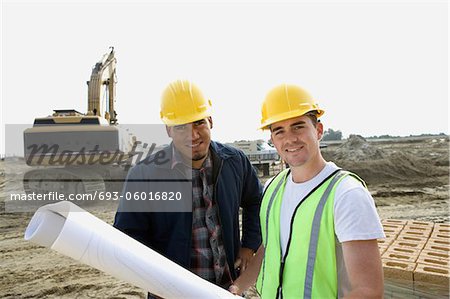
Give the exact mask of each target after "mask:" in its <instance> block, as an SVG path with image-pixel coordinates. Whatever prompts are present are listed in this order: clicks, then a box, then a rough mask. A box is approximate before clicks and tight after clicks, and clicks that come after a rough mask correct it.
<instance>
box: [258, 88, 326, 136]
mask: <svg viewBox="0 0 450 299" xmlns="http://www.w3.org/2000/svg"><path fill="white" fill-rule="evenodd" d="M310 111H317V117H320V116H322V115H323V113H324V112H325V111H324V110H322V109H319V106H318V105H317V104H316V103H315V102H314V100H313V98H312V97H311V95H310V94H309V93H308V92H307V91H306V90H304V89H302V88H300V87H298V86H296V85H289V84H282V85H280V86H277V87H275V88H274V89H272V90H271V91H269V93H268V94H267V96H266V98H265V100H264V102H263V105H262V109H261V126H260V129H262V130H266V129H268V128H269V126H270V125H271V124H274V123H276V122H279V121H282V120H286V119H289V118H293V117H297V116H302V115H304V114H306V113H308V112H310Z"/></svg>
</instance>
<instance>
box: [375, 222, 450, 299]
mask: <svg viewBox="0 0 450 299" xmlns="http://www.w3.org/2000/svg"><path fill="white" fill-rule="evenodd" d="M382 223H383V228H384V232H385V234H386V239H383V240H379V241H378V246H379V248H380V253H381V257H382V261H383V270H384V277H385V280H392V281H400V282H401V283H402V284H404V285H405V286H406V287H409V288H411V289H413V290H417V291H421V292H429V291H430V290H431V291H432V292H433V293H436V290H438V292H437V293H439V294H441V293H442V294H443V295H446V294H449V282H450V257H449V255H450V224H449V223H436V224H435V223H433V222H424V221H413V220H396V219H386V220H383V221H382Z"/></svg>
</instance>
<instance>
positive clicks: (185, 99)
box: [160, 80, 211, 126]
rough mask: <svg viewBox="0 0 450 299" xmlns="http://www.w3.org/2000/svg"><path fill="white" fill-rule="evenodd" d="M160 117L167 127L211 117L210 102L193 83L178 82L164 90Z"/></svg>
mask: <svg viewBox="0 0 450 299" xmlns="http://www.w3.org/2000/svg"><path fill="white" fill-rule="evenodd" d="M160 116H161V119H162V121H163V122H164V123H165V124H166V125H168V126H176V125H182V124H187V123H191V122H194V121H197V120H200V119H203V118H206V117H208V116H211V101H210V100H207V99H205V98H204V97H203V94H202V92H201V91H200V89H199V88H198V87H197V86H195V85H194V84H193V83H191V82H189V81H182V80H178V81H175V82H172V83H170V84H169V86H167V88H166V89H165V90H164V92H163V94H162V97H161V112H160Z"/></svg>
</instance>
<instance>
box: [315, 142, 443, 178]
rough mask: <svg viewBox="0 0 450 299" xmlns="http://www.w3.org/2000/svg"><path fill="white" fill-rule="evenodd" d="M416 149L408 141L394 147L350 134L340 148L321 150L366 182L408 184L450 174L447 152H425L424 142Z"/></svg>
mask: <svg viewBox="0 0 450 299" xmlns="http://www.w3.org/2000/svg"><path fill="white" fill-rule="evenodd" d="M416 147H417V148H414V146H413V145H411V144H409V145H408V144H405V145H404V147H401V148H393V146H392V144H389V143H377V142H372V141H370V142H369V141H367V140H366V139H364V138H363V137H361V136H359V135H350V137H349V138H348V140H347V141H346V142H344V143H342V144H341V145H340V146H338V147H334V148H332V147H329V148H326V149H324V150H323V151H322V153H323V156H324V158H325V159H326V160H329V161H334V162H335V163H336V164H337V165H339V166H340V167H342V168H344V169H347V170H350V171H353V172H355V173H357V174H358V175H360V176H361V177H362V178H363V179H364V180H365V181H366V182H367V183H369V184H375V183H386V182H388V183H396V182H397V183H399V184H407V183H408V182H411V180H412V179H423V180H424V183H427V181H429V180H427V178H432V177H435V176H442V175H448V169H447V170H446V168H445V167H439V166H444V165H446V164H447V165H448V155H447V156H445V155H435V156H433V154H434V153H428V154H426V152H425V148H424V146H423V143H422V144H418V145H416Z"/></svg>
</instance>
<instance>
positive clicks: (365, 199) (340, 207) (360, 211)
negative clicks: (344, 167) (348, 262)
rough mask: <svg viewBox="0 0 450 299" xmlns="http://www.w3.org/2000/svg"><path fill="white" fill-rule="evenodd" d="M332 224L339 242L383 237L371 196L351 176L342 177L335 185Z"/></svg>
mask: <svg viewBox="0 0 450 299" xmlns="http://www.w3.org/2000/svg"><path fill="white" fill-rule="evenodd" d="M334 225H335V231H336V236H337V239H338V240H339V242H341V243H342V242H347V241H356V240H372V239H380V238H384V237H385V235H384V232H383V226H382V225H381V221H380V217H379V216H378V213H377V210H376V207H375V202H374V200H373V198H372V196H371V195H370V193H369V191H368V190H367V189H366V188H365V187H364V186H363V185H362V184H361V182H359V181H358V180H356V179H355V178H353V177H346V178H344V179H343V180H342V181H341V182H340V183H339V185H338V186H337V187H336V193H335V201H334Z"/></svg>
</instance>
